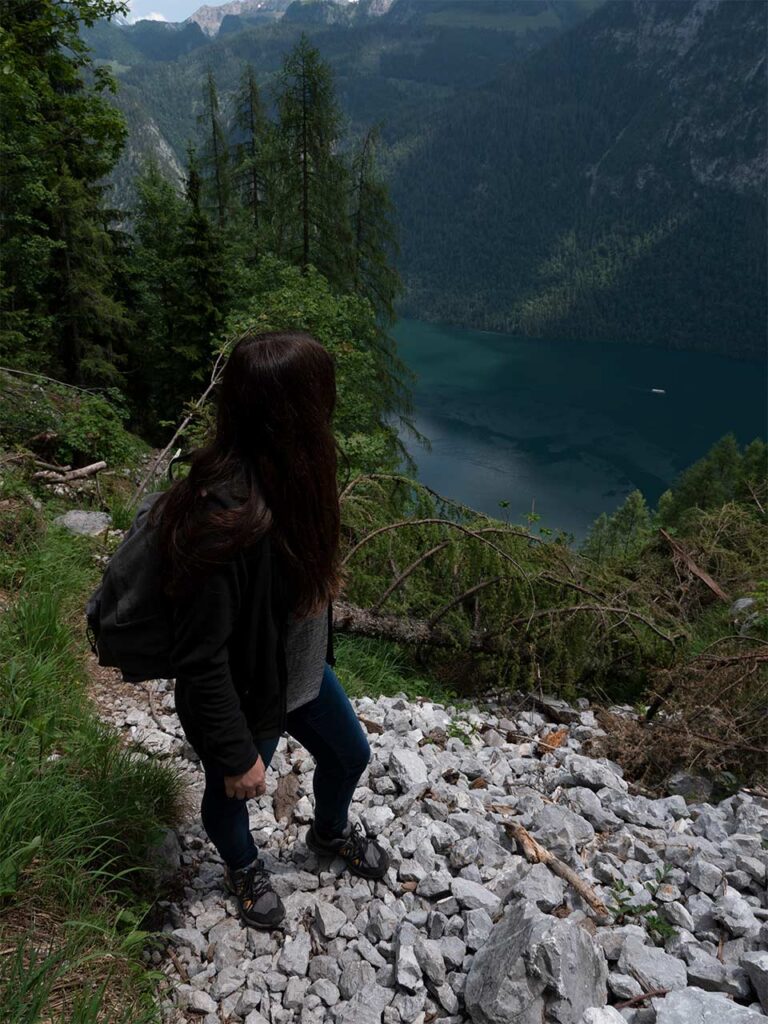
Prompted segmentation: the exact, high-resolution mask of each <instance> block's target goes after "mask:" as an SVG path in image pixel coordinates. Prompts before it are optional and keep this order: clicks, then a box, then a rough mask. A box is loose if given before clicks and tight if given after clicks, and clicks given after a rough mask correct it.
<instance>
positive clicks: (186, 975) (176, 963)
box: [168, 946, 189, 984]
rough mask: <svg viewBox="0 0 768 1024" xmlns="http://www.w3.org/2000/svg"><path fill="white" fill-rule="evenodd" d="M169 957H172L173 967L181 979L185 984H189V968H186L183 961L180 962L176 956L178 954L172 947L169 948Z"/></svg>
mask: <svg viewBox="0 0 768 1024" xmlns="http://www.w3.org/2000/svg"><path fill="white" fill-rule="evenodd" d="M168 956H170V958H171V960H172V961H173V966H174V967H175V968H176V970H177V971H178V972H179V977H180V978H181V980H182V981H183V982H184V983H185V984H187V983H188V982H189V973H188V972H187V968H186V967H185V966H184V964H183V963H182V962H181V960H179V958H178V957H177V956H176V954H175V953H174V951H173V950H172V949H171V947H170V946H169V947H168Z"/></svg>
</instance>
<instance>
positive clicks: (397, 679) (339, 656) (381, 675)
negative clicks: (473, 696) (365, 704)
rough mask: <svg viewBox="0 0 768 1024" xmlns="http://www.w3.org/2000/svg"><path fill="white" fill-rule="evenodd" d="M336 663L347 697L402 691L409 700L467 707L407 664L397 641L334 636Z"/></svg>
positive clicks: (391, 693) (373, 696)
mask: <svg viewBox="0 0 768 1024" xmlns="http://www.w3.org/2000/svg"><path fill="white" fill-rule="evenodd" d="M334 653H335V655H336V661H337V664H336V666H335V668H334V671H335V672H336V674H337V675H338V677H339V679H340V680H341V682H342V684H343V686H344V689H345V691H346V693H347V695H348V696H350V697H372V698H373V699H374V700H375V699H376V698H377V697H394V696H395V695H396V694H398V693H404V694H405V695H406V697H407V698H408V700H414V699H415V698H417V697H425V698H426V699H427V700H431V701H435V702H436V703H439V704H446V705H447V704H452V705H453V706H455V707H464V706H469V705H470V704H471V701H468V700H465V699H464V698H461V697H459V695H458V694H457V693H456V692H455V691H454V690H452V689H450V688H449V687H446V686H442V685H441V684H440V683H439V682H437V681H435V680H434V679H429V678H428V677H426V676H421V675H419V674H418V673H417V672H415V671H414V670H413V669H412V668H411V667H410V665H409V664H408V661H407V658H406V656H405V654H404V653H403V652H402V651H401V650H400V649H399V648H398V647H397V645H396V644H393V643H390V642H388V641H385V640H374V639H370V638H367V637H351V636H342V635H336V636H334Z"/></svg>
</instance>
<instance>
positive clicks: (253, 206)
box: [233, 64, 271, 252]
mask: <svg viewBox="0 0 768 1024" xmlns="http://www.w3.org/2000/svg"><path fill="white" fill-rule="evenodd" d="M270 128H271V125H270V122H269V120H268V118H267V115H266V113H265V110H264V104H263V102H262V99H261V94H260V92H259V87H258V84H257V82H256V73H255V71H254V68H253V65H252V64H247V65H246V66H245V68H244V69H243V73H242V76H241V79H240V88H239V89H238V91H237V95H236V96H235V116H234V131H235V133H236V141H235V144H234V147H233V151H234V161H233V163H234V175H233V176H234V180H235V182H236V186H237V191H238V194H239V198H240V204H241V206H242V207H243V209H244V210H245V211H246V213H247V215H248V219H249V222H250V227H251V231H252V237H253V246H252V251H253V252H256V251H257V250H258V241H257V239H258V235H259V231H260V229H261V228H262V219H263V210H264V206H265V204H266V202H267V178H268V160H269V156H268V149H269V136H270Z"/></svg>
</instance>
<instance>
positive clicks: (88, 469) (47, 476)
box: [32, 462, 107, 484]
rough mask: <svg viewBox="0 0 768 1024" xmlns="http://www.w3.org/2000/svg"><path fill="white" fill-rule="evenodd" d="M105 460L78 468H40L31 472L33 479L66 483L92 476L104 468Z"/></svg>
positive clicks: (105, 465) (105, 466)
mask: <svg viewBox="0 0 768 1024" xmlns="http://www.w3.org/2000/svg"><path fill="white" fill-rule="evenodd" d="M106 468H107V464H106V462H93V463H91V465H90V466H82V467H81V468H80V469H71V470H69V471H67V472H63V473H62V472H54V471H53V470H48V469H41V470H39V471H38V472H37V473H33V474H32V478H33V480H50V481H52V482H53V483H57V484H68V483H71V481H72V480H83V479H84V478H85V477H88V476H94V475H95V474H96V473H99V472H100V471H101V470H102V469H106Z"/></svg>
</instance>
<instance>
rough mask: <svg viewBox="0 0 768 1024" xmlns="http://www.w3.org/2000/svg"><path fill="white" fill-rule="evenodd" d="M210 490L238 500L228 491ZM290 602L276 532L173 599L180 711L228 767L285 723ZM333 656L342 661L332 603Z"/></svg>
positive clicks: (229, 771) (195, 737) (243, 766)
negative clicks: (335, 644)
mask: <svg viewBox="0 0 768 1024" xmlns="http://www.w3.org/2000/svg"><path fill="white" fill-rule="evenodd" d="M211 497H212V498H213V499H214V501H217V500H218V501H220V502H221V503H222V504H224V505H225V506H226V505H229V504H231V499H230V497H229V495H228V494H227V493H218V494H217V495H213V494H212V495H211ZM288 609H289V598H288V594H287V586H286V583H285V573H283V572H281V570H280V555H279V550H278V548H277V546H276V545H275V544H273V543H272V539H271V536H270V534H269V533H266V534H264V536H263V537H261V538H260V539H259V540H258V541H257V542H256V544H254V545H252V546H251V547H250V548H248V549H247V550H246V551H243V552H240V553H239V554H238V555H237V556H236V557H235V558H233V559H231V560H230V561H228V562H227V563H225V564H223V565H222V566H221V567H219V568H217V569H216V571H215V572H214V573H212V574H211V575H210V576H208V577H207V578H206V579H205V580H204V581H203V582H202V583H201V584H200V586H199V587H197V588H196V589H195V590H194V592H193V593H190V594H189V595H187V596H185V597H184V598H183V599H181V600H177V601H174V602H173V608H172V616H173V645H172V650H171V665H172V667H173V670H174V675H175V678H176V691H175V696H176V711H177V713H178V716H179V720H180V721H181V725H182V728H183V730H184V733H185V735H186V737H187V739H188V740H189V742H190V744H191V745H192V746H193V748H194V749H195V750H196V751H197V753H198V755H199V756H200V757H202V758H207V759H210V760H211V761H213V762H216V763H217V764H218V765H219V766H220V767H221V768H222V769H223V770H224V773H225V774H226V775H240V774H241V773H243V772H245V771H247V770H248V769H249V768H250V767H251V766H252V765H253V764H254V763H255V761H256V758H257V757H258V750H257V748H256V745H255V743H254V740H260V739H268V738H270V737H274V736H279V735H281V734H282V733H283V732H284V731H285V727H286V706H287V697H286V684H287V670H286V660H285V643H284V638H285V624H286V617H287V613H288ZM326 661H327V662H328V664H329V665H334V664H335V658H334V652H333V609H332V605H331V604H330V603H329V606H328V648H327V652H326Z"/></svg>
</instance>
